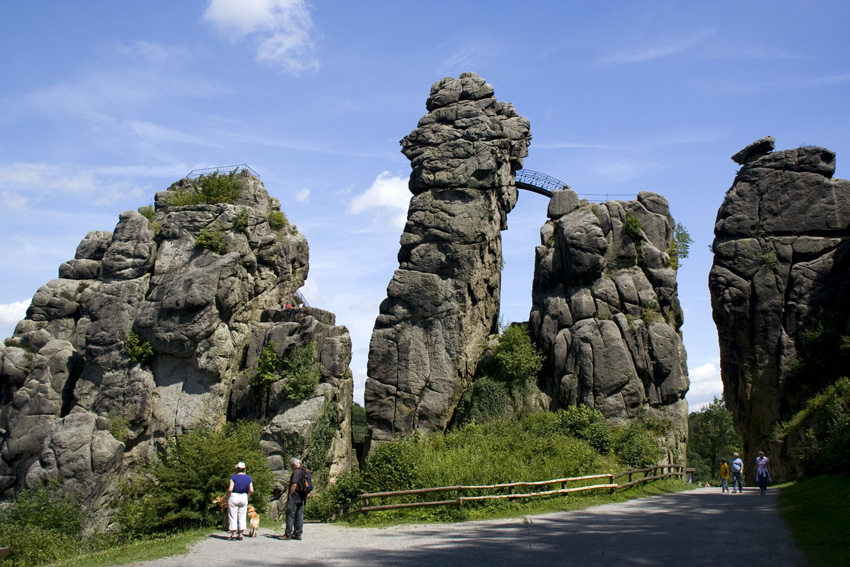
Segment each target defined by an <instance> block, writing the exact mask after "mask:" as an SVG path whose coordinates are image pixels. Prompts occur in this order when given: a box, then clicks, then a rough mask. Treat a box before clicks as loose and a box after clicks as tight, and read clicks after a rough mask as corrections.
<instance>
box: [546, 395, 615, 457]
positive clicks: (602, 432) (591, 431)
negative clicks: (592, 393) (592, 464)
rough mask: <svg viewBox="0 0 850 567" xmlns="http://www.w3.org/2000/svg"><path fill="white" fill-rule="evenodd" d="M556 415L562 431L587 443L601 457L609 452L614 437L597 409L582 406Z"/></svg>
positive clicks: (569, 408) (560, 411)
mask: <svg viewBox="0 0 850 567" xmlns="http://www.w3.org/2000/svg"><path fill="white" fill-rule="evenodd" d="M556 415H557V416H558V419H559V420H560V424H561V428H562V430H563V431H565V432H567V433H569V434H571V435H573V436H575V437H576V438H577V439H581V440H582V441H585V442H587V444H588V445H590V446H591V447H593V448H594V449H596V450H597V451H599V452H600V453H602V454H603V455H606V454H608V453H609V452H610V451H611V449H612V447H613V445H614V436H613V434H612V433H611V430H610V429H609V428H608V425H607V424H606V423H605V418H604V417H603V416H602V412H600V411H599V410H598V409H595V408H592V407H590V406H586V405H584V404H582V405H580V406H571V407H568V408H567V409H565V410H559V411H558V413H557V414H556Z"/></svg>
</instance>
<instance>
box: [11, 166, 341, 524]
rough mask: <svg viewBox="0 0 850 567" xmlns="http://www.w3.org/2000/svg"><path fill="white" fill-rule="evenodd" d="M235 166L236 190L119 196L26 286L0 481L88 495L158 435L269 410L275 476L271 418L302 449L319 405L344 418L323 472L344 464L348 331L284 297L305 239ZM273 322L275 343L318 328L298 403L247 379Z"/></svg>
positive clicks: (301, 277) (302, 267)
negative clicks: (138, 203) (203, 243)
mask: <svg viewBox="0 0 850 567" xmlns="http://www.w3.org/2000/svg"><path fill="white" fill-rule="evenodd" d="M238 180H239V183H240V185H241V187H242V197H241V198H240V199H238V200H237V201H236V202H235V203H234V204H214V205H210V204H205V205H189V206H168V205H167V200H168V198H169V195H172V194H174V192H176V191H194V190H195V189H194V187H195V185H196V184H197V180H189V179H183V180H181V181H179V182H177V183H175V184H174V185H172V186H171V187H170V188H169V189H168V191H162V192H159V193H158V194H157V196H156V207H155V210H154V211H149V210H146V211H144V212H145V213H147V215H142V214H140V213H139V212H136V211H126V212H124V213H122V214H121V216H120V220H119V222H118V225H117V226H116V228H115V230H114V231H113V232H111V233H110V232H102V231H96V232H92V233H89V234H88V235H87V236H86V237H85V238H84V239H83V241H82V242H81V243H80V245H79V247H78V248H77V252H76V255H75V258H74V259H72V260H69V261H68V262H66V263H64V264H62V266H60V268H59V275H60V277H59V278H58V279H55V280H53V281H51V282H48V283H47V284H46V285H44V286H43V287H42V288H41V289H39V290H38V292H36V294H35V296H34V297H33V300H32V303H31V305H30V308H29V310H28V311H27V316H26V318H25V319H24V320H23V321H21V322H20V323H18V325H17V327H16V329H15V333H14V336H13V337H11V338H10V339H7V340H6V341H5V344H4V345H3V346H2V347H0V495H2V496H3V497H5V498H8V497H10V496H11V495H12V494H13V493H14V492H15V491H17V490H20V489H22V488H25V487H28V486H31V485H32V484H33V482H35V481H36V480H37V479H40V478H44V477H52V478H60V479H62V481H63V482H64V483H65V484H66V485H68V488H69V490H70V489H71V488H73V489H74V490H76V491H78V492H79V493H80V494H82V495H83V496H84V502H85V504H86V505H88V506H89V507H90V508H92V509H95V510H97V509H100V508H101V507H102V506H103V504H104V503H105V502H106V501H107V500H108V498H109V496H110V494H111V492H112V491H113V489H114V488H115V485H116V483H117V481H118V480H119V479H120V478H121V476H122V475H123V474H124V473H126V472H129V471H132V470H133V469H134V467H136V466H138V465H141V464H143V463H146V462H148V461H149V460H150V459H151V458H152V456H153V455H154V452H155V449H156V446H157V443H158V442H159V441H161V440H162V439H163V438H165V437H168V436H173V435H175V434H178V433H182V432H187V431H191V430H194V429H196V428H198V427H202V426H207V427H213V428H216V427H219V426H221V425H222V424H223V423H225V421H227V420H238V419H262V420H265V421H266V422H269V423H271V425H269V426H268V427H267V428H266V434H265V441H264V446H263V449H264V451H265V453H266V454H267V455H268V457H269V462H270V464H271V465H272V468H273V470H275V471H276V472H277V473H279V476H280V478H281V479H283V478H284V477H285V476H287V474H288V473H287V472H286V471H285V470H284V462H283V461H284V458H283V457H284V451H285V450H288V449H287V448H284V447H282V446H281V444H282V441H281V437H280V436H279V435H277V431H278V430H280V429H281V428H284V429H285V428H287V427H289V429H290V433H293V434H294V435H295V438H294V439H293V442H295V443H297V446H298V447H299V448H300V449H304V447H306V446H307V445H308V444H309V442H310V435H311V425H310V424H315V422H316V421H317V420H318V419H319V418H320V417H321V416H322V415H323V414H324V413H325V412H326V411H329V412H331V413H332V414H333V415H332V417H333V419H332V421H333V423H334V424H336V426H337V427H338V431H337V433H336V435H335V438H334V440H333V443H332V444H331V447H330V448H329V449H328V455H327V460H328V461H329V462H332V470H331V474H332V476H335V475H337V474H339V473H340V472H342V471H343V470H346V469H347V468H348V467H349V466H350V455H351V440H350V439H351V435H350V419H349V417H348V416H350V407H351V397H352V377H351V371H350V370H349V367H348V364H349V362H350V359H351V341H350V338H349V335H348V331H347V330H346V329H345V327H340V326H337V325H336V324H335V321H334V316H333V315H332V314H330V313H327V312H324V311H321V310H319V309H312V308H309V307H296V308H291V309H283V306H285V305H286V304H288V303H289V304H297V302H296V301H295V293H296V291H297V290H298V289H299V288H300V287H301V286H302V285H303V284H304V281H305V279H306V277H307V271H308V260H309V251H308V247H307V241H306V239H305V238H304V236H303V235H301V234H300V233H299V232H298V231H297V229H296V228H295V227H294V226H292V225H287V226H284V227H283V228H281V229H279V230H272V229H271V227H270V225H269V221H268V220H267V215H268V213H269V212H270V211H277V210H279V209H280V204H279V202H278V201H277V199H273V198H270V197H269V195H268V193H267V192H266V190H265V188H264V186H263V184H262V183H260V182H259V180H257V179H256V178H254V177H251V176H250V175H249V174H248V172H247V171H243V172H241V173H240V174H239V175H238ZM152 213H153V214H152ZM204 229H207V230H210V229H216V230H218V232H219V235H220V236H221V238H222V239H223V241H224V244H225V246H224V250H223V251H222V253H221V254H218V253H216V252H214V251H211V250H207V249H199V248H196V241H195V237H197V236H198V235H199V234H200V233H201V231H202V230H204ZM131 332H132V333H134V334H136V335H137V336H138V337H139V339H140V340H141V341H143V342H149V343H150V345H151V346H152V348H153V351H154V355H153V358H152V359H151V360H150V361H149V362H146V363H140V362H136V361H134V360H132V359H131V358H130V357H129V356H128V354H127V352H126V350H125V348H126V344H127V341H128V339H129V338H130V334H131ZM272 338H274V340H275V341H276V344H277V345H278V348H279V354H281V355H285V354H286V353H287V352H288V351H289V350H290V349H291V348H292V347H294V346H298V345H302V344H306V343H308V342H310V341H315V345H316V346H315V350H316V352H315V356H316V360H317V361H318V362H320V363H321V373H322V379H321V383H320V385H319V388H318V389H317V391H316V392H314V394H313V395H312V396H310V397H309V398H308V399H307V400H305V401H304V403H303V404H300V405H298V404H295V403H294V402H293V401H292V400H289V399H288V398H287V397H286V395H285V393H283V389H282V387H281V384H280V383H276V384H273V385H272V386H271V387H270V388H269V391H270V393H269V395H268V396H266V397H263V396H261V395H260V393H258V392H256V391H255V390H256V388H252V387H251V386H250V379H249V378H248V375H249V374H250V370H249V369H250V368H251V367H252V366H253V365H255V364H256V358H257V356H258V354H259V353H260V352H262V349H263V347H264V346H265V345H266V344H267V343H268V341H269V340H270V339H272ZM326 401H327V403H326ZM301 406H304V407H305V408H314V406H317V407H318V408H319V409H318V410H317V411H318V413H317V411H314V409H311V410H310V411H306V410H299V409H298V408H300V407H301ZM293 411H296V412H298V411H300V414H301V415H300V416H299V417H298V420H299V421H298V423H299V424H300V425H299V426H298V427H297V428H295V427H293V426H291V421H292V420H291V419H288V418H287V416H288V415H289V414H290V413H291V412H293ZM305 424H307V425H305ZM276 428H277V429H276ZM113 434H115V435H118V437H120V438H121V440H120V441H119V440H118V439H116V438H115V436H113ZM290 448H291V447H290ZM289 456H292V455H289ZM274 509H275V508H274V507H273V510H274Z"/></svg>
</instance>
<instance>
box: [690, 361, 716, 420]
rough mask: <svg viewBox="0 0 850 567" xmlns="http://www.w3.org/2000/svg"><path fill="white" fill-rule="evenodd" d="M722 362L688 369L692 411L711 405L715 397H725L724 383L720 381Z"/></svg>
mask: <svg viewBox="0 0 850 567" xmlns="http://www.w3.org/2000/svg"><path fill="white" fill-rule="evenodd" d="M719 365H720V362H719V361H718V362H717V363H716V364H715V363H714V362H708V363H706V364H703V365H701V366H697V367H696V368H691V369H688V374H689V376H690V380H691V388H690V390H688V394H687V398H688V404H689V405H690V406H691V411H696V410H697V409H698V408H699V407H702V406H703V405H705V404H708V403H711V401H712V400H713V399H714V397H715V396H716V397H718V398H722V397H723V382H722V381H721V379H720V369H719Z"/></svg>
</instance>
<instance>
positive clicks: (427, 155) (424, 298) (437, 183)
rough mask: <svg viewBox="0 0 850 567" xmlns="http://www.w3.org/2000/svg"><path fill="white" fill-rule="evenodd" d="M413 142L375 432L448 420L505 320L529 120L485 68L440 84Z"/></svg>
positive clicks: (372, 362) (378, 325) (376, 347)
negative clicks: (504, 289)
mask: <svg viewBox="0 0 850 567" xmlns="http://www.w3.org/2000/svg"><path fill="white" fill-rule="evenodd" d="M426 108H427V110H428V113H427V114H426V115H425V116H423V117H422V119H421V120H420V121H419V125H418V127H417V128H416V129H415V130H414V131H413V132H411V133H410V134H409V135H408V136H407V137H406V138H404V139H403V140H402V142H401V144H402V153H404V155H405V156H407V157H408V159H410V161H411V165H412V168H413V172H412V174H411V176H410V183H409V187H410V191H411V193H413V197H412V199H411V201H410V208H409V209H408V214H407V224H406V226H405V228H404V232H403V234H402V236H401V250H400V252H399V255H398V258H399V268H398V270H396V272H395V274H394V275H393V278H392V281H390V284H389V286H388V288H387V299H385V300H384V302H383V303H382V304H381V309H380V315H379V316H378V318H377V320H376V322H375V328H374V331H373V334H372V340H371V343H370V349H369V365H368V375H369V378H368V380H367V382H366V393H365V402H366V411H367V415H368V419H369V424H370V426H371V429H372V434H373V439H374V440H376V441H382V440H387V439H392V438H393V436H394V435H397V434H406V433H410V432H413V431H417V430H418V431H422V432H432V431H442V430H443V429H444V428H445V426H446V424H447V423H448V421H449V420H450V418H451V416H452V412H453V410H454V408H455V406H456V405H457V403H458V400H459V399H460V396H461V394H462V393H463V391H464V389H465V388H466V386H467V385H468V383H469V381H470V380H471V378H472V376H473V374H474V373H475V367H476V363H477V361H478V358H479V357H480V355H481V353H482V351H483V349H484V346H485V345H486V342H487V337H488V335H490V334H491V333H493V332H495V331H496V330H497V326H498V314H499V291H500V285H501V279H500V278H501V273H500V271H501V259H502V254H501V236H500V231H501V230H504V229H505V228H506V215H507V213H508V212H510V210H511V209H512V208H513V207H514V205H515V204H516V197H517V195H516V187H515V185H514V179H513V174H514V173H515V171H516V170H517V169H519V168H521V167H522V158H524V157H525V156H526V155H527V153H528V144H529V142H530V139H531V133H530V130H529V122H528V120H527V119H526V118H524V117H521V116H519V115H517V113H516V111H515V110H514V108H513V106H512V105H511V104H506V103H502V102H498V101H497V100H496V99H495V98H494V96H493V87H492V86H490V85H489V84H487V83H486V82H485V81H484V80H483V79H482V78H480V77H479V76H477V75H475V74H474V73H464V74H462V75H461V76H460V78H459V79H454V78H446V79H442V80H441V81H438V82H437V83H435V84H434V85H433V86H432V87H431V95H430V96H429V97H428V100H427V103H426Z"/></svg>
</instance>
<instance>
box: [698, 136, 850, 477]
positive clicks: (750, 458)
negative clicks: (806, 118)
mask: <svg viewBox="0 0 850 567" xmlns="http://www.w3.org/2000/svg"><path fill="white" fill-rule="evenodd" d="M753 147H758V148H759V149H758V151H755V152H754V151H752V148H753ZM772 149H773V139H772V138H764V139H762V140H759V141H758V142H755V143H754V144H751V145H750V146H748V147H747V148H745V149H744V150H742V151H741V152H739V153H738V154H736V155H735V156H733V158H732V159H733V160H735V161H737V162H738V163H741V164H742V167H741V169H740V171H739V172H738V175H737V176H736V178H735V181H734V183H733V184H732V187H731V189H729V192H728V193H727V194H726V199H725V200H724V201H723V204H722V205H721V207H720V210H719V211H718V213H717V221H716V224H715V228H714V234H715V239H714V245H713V250H714V265H713V267H712V269H711V273H710V275H709V288H710V291H711V303H712V309H713V312H714V321H715V322H716V323H717V329H718V334H719V338H720V365H721V375H722V378H723V387H724V398H725V400H726V404H727V406H728V407H729V408H730V409H731V410H732V412H733V413H734V414H735V425H736V427H737V429H738V431H739V433H741V435H742V436H743V439H744V453H745V458H746V462H749V463H752V462H754V459H755V457H756V455H757V454H758V451H760V450H766V451H769V452H770V453H771V462H772V463H775V464H776V466H777V473H778V474H779V476H780V478H781V477H785V476H787V474H788V473H790V472H792V471H790V470H789V469H787V466H788V465H789V463H788V462H787V461H785V459H783V458H782V456H783V455H785V454H787V451H793V450H794V447H787V446H786V447H780V446H778V445H776V444H775V443H772V441H771V440H770V439H769V432H770V430H771V428H772V427H773V425H774V424H775V423H776V422H777V421H779V420H783V419H787V418H788V417H790V416H791V415H792V414H793V413H794V412H796V411H798V410H799V409H801V407H802V404H803V402H804V401H805V399H806V398H807V396H810V395H812V394H813V393H814V391H812V389H813V385H810V384H801V383H798V382H795V380H793V379H792V378H793V376H792V374H793V372H792V366H793V364H794V361H795V359H796V355H797V354H798V352H799V350H800V348H801V347H802V346H803V345H804V343H805V331H806V329H808V328H811V326H812V324H813V323H814V322H815V321H816V320H817V318H818V317H822V316H823V315H824V314H826V313H832V314H834V315H835V316H836V317H838V319H839V320H840V323H841V327H842V328H846V325H847V322H848V310H850V308H849V307H848V306H850V286H848V285H847V282H848V281H850V258H848V252H850V242H848V235H850V182H848V181H846V180H843V179H832V176H833V174H834V172H835V154H834V153H833V152H831V151H829V150H827V149H825V148H819V147H802V148H798V149H793V150H784V151H779V152H773V153H769V152H770V150H772ZM814 389H816V386H815V387H814ZM776 457H780V458H776ZM752 473H753V470H752V467H750V470H749V471H748V475H749V476H750V477H751V476H752Z"/></svg>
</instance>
